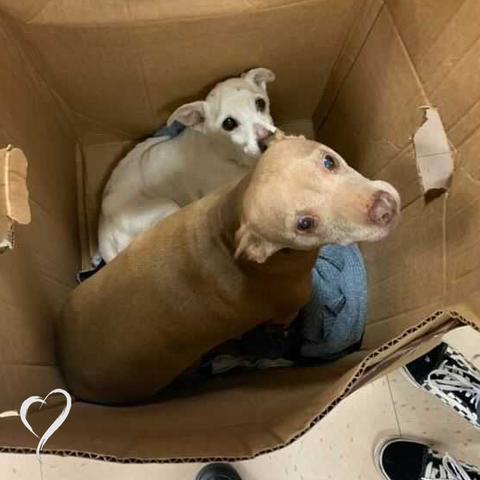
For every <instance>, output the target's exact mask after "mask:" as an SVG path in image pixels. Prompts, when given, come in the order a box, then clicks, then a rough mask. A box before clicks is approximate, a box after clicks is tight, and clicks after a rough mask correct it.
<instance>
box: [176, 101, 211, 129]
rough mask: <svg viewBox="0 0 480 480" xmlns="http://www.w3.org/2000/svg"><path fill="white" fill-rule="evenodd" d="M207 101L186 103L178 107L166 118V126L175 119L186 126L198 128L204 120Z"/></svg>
mask: <svg viewBox="0 0 480 480" xmlns="http://www.w3.org/2000/svg"><path fill="white" fill-rule="evenodd" d="M206 108H207V102H192V103H186V104H185V105H182V106H181V107H178V108H177V109H176V110H175V111H174V112H173V113H172V115H170V118H169V119H168V120H167V126H170V125H171V124H172V123H173V122H175V121H177V122H179V123H181V124H183V125H186V126H187V127H193V128H199V127H201V126H202V125H203V123H204V122H205V116H206V113H207V112H206Z"/></svg>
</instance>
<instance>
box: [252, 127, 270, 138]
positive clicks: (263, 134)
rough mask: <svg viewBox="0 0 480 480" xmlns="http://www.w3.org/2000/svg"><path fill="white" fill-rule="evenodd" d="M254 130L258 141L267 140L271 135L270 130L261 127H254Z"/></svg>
mask: <svg viewBox="0 0 480 480" xmlns="http://www.w3.org/2000/svg"><path fill="white" fill-rule="evenodd" d="M254 130H255V135H256V136H257V138H258V140H264V139H265V138H268V137H269V136H270V135H272V132H270V130H267V129H266V128H265V127H264V126H263V125H258V124H257V125H255V127H254Z"/></svg>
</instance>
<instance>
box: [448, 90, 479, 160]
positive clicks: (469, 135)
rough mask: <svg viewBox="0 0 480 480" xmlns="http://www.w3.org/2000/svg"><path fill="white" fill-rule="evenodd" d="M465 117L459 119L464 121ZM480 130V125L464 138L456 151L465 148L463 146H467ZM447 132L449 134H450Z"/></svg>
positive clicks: (456, 147)
mask: <svg viewBox="0 0 480 480" xmlns="http://www.w3.org/2000/svg"><path fill="white" fill-rule="evenodd" d="M478 103H480V99H479V101H478V102H477V104H478ZM469 113H470V112H466V114H465V116H466V115H468V114H469ZM463 118H464V117H461V118H460V119H459V121H460V120H463ZM450 130H451V128H450V129H449V130H448V132H450ZM479 130H480V123H479V124H478V125H477V126H476V127H475V128H474V129H473V130H472V131H471V132H469V133H468V134H467V136H466V137H465V138H463V140H462V141H461V142H460V143H459V144H458V145H456V146H455V150H456V151H458V150H460V148H461V147H463V145H465V144H466V143H468V142H469V141H470V140H471V139H472V138H473V137H474V136H475V135H476V134H477V133H478V131H479ZM448 132H447V134H448Z"/></svg>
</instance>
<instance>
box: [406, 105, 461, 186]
mask: <svg viewBox="0 0 480 480" xmlns="http://www.w3.org/2000/svg"><path fill="white" fill-rule="evenodd" d="M420 108H421V109H422V110H423V112H424V119H423V122H422V125H421V126H420V127H419V128H418V130H417V131H416V132H415V134H414V135H413V139H412V143H413V148H414V150H415V156H416V160H417V170H418V175H419V177H420V183H421V186H422V189H423V194H424V195H428V194H432V193H433V192H438V191H440V192H444V191H447V190H448V189H449V187H450V185H451V183H452V178H453V171H454V168H455V160H454V156H453V151H452V149H451V147H450V142H449V141H448V137H447V134H446V132H445V128H444V126H443V123H442V120H441V118H440V114H439V112H438V110H437V109H436V108H435V107H431V106H425V107H420Z"/></svg>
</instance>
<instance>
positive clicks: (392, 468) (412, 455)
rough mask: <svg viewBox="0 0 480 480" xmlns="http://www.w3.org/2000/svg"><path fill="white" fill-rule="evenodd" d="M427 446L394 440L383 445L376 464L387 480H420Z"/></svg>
mask: <svg viewBox="0 0 480 480" xmlns="http://www.w3.org/2000/svg"><path fill="white" fill-rule="evenodd" d="M427 453H428V446H426V445H424V444H422V443H417V442H414V441H410V440H394V441H391V442H388V443H386V444H385V446H384V447H383V448H382V450H381V452H380V458H379V459H378V463H379V465H380V468H381V470H382V473H383V474H384V475H385V477H386V478H387V479H388V480H420V479H421V478H422V475H423V470H424V467H425V465H424V463H425V457H426V454H427Z"/></svg>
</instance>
